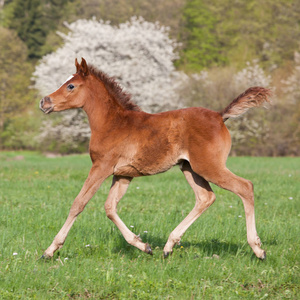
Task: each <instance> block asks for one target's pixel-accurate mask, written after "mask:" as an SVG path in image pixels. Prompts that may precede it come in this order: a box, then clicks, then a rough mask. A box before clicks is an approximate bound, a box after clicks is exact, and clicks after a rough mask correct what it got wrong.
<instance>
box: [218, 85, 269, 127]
mask: <svg viewBox="0 0 300 300" xmlns="http://www.w3.org/2000/svg"><path fill="white" fill-rule="evenodd" d="M270 96H271V90H269V89H265V88H263V87H259V86H255V87H251V88H249V89H248V90H246V91H245V92H244V93H242V94H240V95H239V96H238V97H237V98H235V99H234V100H233V101H232V102H231V103H230V104H229V105H228V106H227V107H225V108H224V109H223V110H222V111H221V112H220V114H221V116H222V117H223V121H224V122H225V121H226V120H227V119H229V118H236V117H238V116H240V115H242V114H243V113H245V112H246V111H247V110H248V109H250V108H252V107H258V106H261V105H262V104H263V103H264V102H269V103H270V99H269V97H270Z"/></svg>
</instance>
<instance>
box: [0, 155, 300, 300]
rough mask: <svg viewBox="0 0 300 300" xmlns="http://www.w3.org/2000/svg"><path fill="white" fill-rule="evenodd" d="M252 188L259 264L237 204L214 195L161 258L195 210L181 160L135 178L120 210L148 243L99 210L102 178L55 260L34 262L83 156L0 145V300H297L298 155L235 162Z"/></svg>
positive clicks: (85, 164) (81, 174) (54, 228)
mask: <svg viewBox="0 0 300 300" xmlns="http://www.w3.org/2000/svg"><path fill="white" fill-rule="evenodd" d="M227 165H228V167H229V168H230V169H231V170H232V171H233V172H235V173H236V174H238V175H240V176H242V177H245V178H247V179H250V180H251V181H252V182H253V183H254V187H255V212H256V222H257V231H258V234H259V236H260V238H261V240H262V243H263V247H262V248H263V249H264V250H266V252H267V259H266V260H264V261H261V260H259V259H257V258H256V257H255V255H254V254H253V253H252V250H251V248H250V247H249V246H248V244H247V239H246V226H245V215H244V209H243V205H242V202H241V200H240V199H239V198H238V197H237V196H235V195H234V194H232V193H230V192H228V191H224V190H222V189H220V188H218V187H216V186H212V187H213V190H214V191H215V193H216V196H217V200H216V202H215V203H214V204H213V205H212V207H210V208H209V209H208V210H207V211H206V212H205V213H204V214H203V215H202V216H201V217H200V218H199V219H198V220H197V221H196V222H195V223H194V224H193V225H192V226H191V227H190V228H189V229H188V231H187V232H186V233H185V235H184V236H183V238H182V241H181V244H180V245H177V246H175V247H174V252H173V255H172V256H171V257H169V258H168V259H164V258H163V252H162V249H163V247H164V244H165V243H166V241H167V238H168V236H169V234H170V232H171V231H172V230H173V229H174V228H175V227H176V226H177V225H178V224H179V222H180V221H181V220H182V219H183V218H184V217H185V216H186V215H187V214H188V212H189V211H190V210H191V209H192V207H193V206H194V195H193V192H192V190H191V188H190V187H189V185H188V184H187V182H186V181H185V179H184V176H183V175H182V174H181V172H180V170H179V168H178V167H175V168H173V169H172V170H170V171H169V172H167V173H164V174H160V175H156V176H152V177H144V178H136V179H134V180H133V181H132V183H131V185H130V187H129V189H128V192H127V194H126V195H125V197H124V198H123V199H122V200H121V202H120V203H119V205H118V213H119V215H120V217H121V218H122V219H123V221H124V222H125V223H126V224H127V226H128V227H129V228H130V229H131V230H132V231H133V232H135V233H136V234H140V235H141V238H142V239H143V241H144V242H148V243H149V244H150V245H151V246H152V249H153V256H150V255H147V254H145V253H142V252H141V251H139V250H138V249H136V248H134V247H132V246H130V245H128V244H127V243H126V241H125V240H124V238H123V237H122V235H121V233H120V232H119V230H118V229H117V228H116V226H115V225H114V224H113V223H112V222H111V221H110V220H109V219H108V218H107V217H106V215H105V211H104V202H105V199H106V196H107V194H108V191H109V188H110V184H111V180H110V179H108V180H106V181H105V183H104V184H103V185H102V187H101V188H100V190H99V191H98V192H97V194H96V195H95V196H94V198H93V199H92V200H91V201H90V202H89V204H88V205H87V207H86V209H85V211H84V212H83V213H82V214H81V215H80V216H79V217H78V219H77V221H76V222H75V224H74V226H73V227H72V229H71V231H70V234H69V236H68V238H67V240H66V243H65V245H64V247H63V248H62V249H61V250H60V251H59V252H56V254H55V255H54V258H53V259H50V260H43V259H39V258H40V257H41V255H42V254H43V251H44V250H45V249H46V248H47V247H48V246H49V245H50V243H51V242H52V240H53V238H54V236H55V235H56V234H57V232H58V230H59V229H60V228H61V226H62V225H63V223H64V221H65V219H66V217H67V214H68V211H69V209H70V206H71V204H72V202H73V199H74V198H75V197H76V195H77V193H78V192H79V190H80V189H81V187H82V185H83V182H84V180H85V178H86V176H87V174H88V171H89V168H90V166H91V162H90V159H89V156H88V155H77V156H66V157H56V158H46V157H44V156H43V155H41V154H38V153H33V152H0V241H1V243H0V299H241V298H243V299H299V298H300V288H299V287H300V279H299V273H300V272H299V267H300V265H299V259H300V255H299V254H300V251H299V241H300V238H299V237H300V226H299V223H300V222H299V221H300V202H299V200H300V158H299V157H296V158H292V157H285V158H270V157H269V158H264V157H231V158H229V160H228V163H227Z"/></svg>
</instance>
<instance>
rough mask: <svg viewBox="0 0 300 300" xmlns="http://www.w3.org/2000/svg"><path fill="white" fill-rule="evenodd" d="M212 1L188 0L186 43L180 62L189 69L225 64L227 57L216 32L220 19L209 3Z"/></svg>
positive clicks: (184, 14) (195, 69)
mask: <svg viewBox="0 0 300 300" xmlns="http://www.w3.org/2000/svg"><path fill="white" fill-rule="evenodd" d="M209 2H210V1H203V0H192V1H187V2H186V5H185V8H184V12H183V22H184V24H185V26H184V34H183V40H182V41H183V43H184V45H185V47H184V50H183V53H182V59H181V61H180V64H184V67H185V68H186V69H188V70H193V71H197V70H201V69H203V68H204V67H210V66H214V65H220V64H223V63H224V62H225V61H226V57H225V56H224V55H223V54H222V51H223V49H222V45H221V43H220V40H219V37H218V35H217V32H216V26H217V22H218V19H217V17H216V15H215V14H214V12H213V11H212V10H210V7H209V5H208V3H209ZM184 37H185V39H184Z"/></svg>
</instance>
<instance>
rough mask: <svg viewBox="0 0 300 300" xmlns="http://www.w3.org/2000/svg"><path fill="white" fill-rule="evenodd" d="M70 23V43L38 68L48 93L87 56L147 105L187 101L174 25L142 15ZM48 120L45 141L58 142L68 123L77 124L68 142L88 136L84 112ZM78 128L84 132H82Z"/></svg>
mask: <svg viewBox="0 0 300 300" xmlns="http://www.w3.org/2000/svg"><path fill="white" fill-rule="evenodd" d="M65 26H66V27H67V28H68V29H69V33H68V34H63V33H61V32H58V34H59V35H60V36H61V37H62V39H63V40H64V45H63V46H62V47H61V48H59V49H58V50H57V51H56V52H54V53H51V54H48V55H46V56H44V57H43V58H42V60H41V62H40V64H39V65H38V66H37V67H36V69H35V72H34V74H33V75H34V77H35V86H36V88H37V89H38V90H39V91H40V92H41V94H42V95H47V94H49V93H51V92H52V91H54V90H56V89H57V88H58V87H59V86H60V84H61V83H62V82H64V80H65V79H66V78H67V77H68V76H69V75H70V74H72V73H74V68H75V67H74V59H75V57H78V58H80V57H84V58H85V59H86V60H87V62H88V63H91V64H93V65H95V66H96V67H99V68H100V69H101V70H102V71H104V72H106V73H107V74H108V75H109V76H113V77H115V78H116V79H117V81H118V82H119V83H120V84H121V85H122V86H123V87H124V88H125V90H126V91H128V92H129V93H131V94H132V98H133V100H134V101H135V102H136V103H137V104H138V105H139V106H140V107H141V108H142V109H143V110H145V111H148V112H158V111H162V110H166V109H174V108H178V107H180V106H181V103H180V102H179V97H178V95H177V93H176V89H177V87H178V85H180V82H181V78H182V76H183V74H182V73H180V72H177V71H176V70H175V68H174V65H173V60H174V59H176V58H177V54H176V53H175V51H174V49H175V47H177V43H176V42H175V41H174V40H172V39H170V38H169V37H168V28H166V27H163V26H160V25H159V24H158V23H150V22H146V21H144V20H143V19H142V18H136V17H134V18H132V19H131V20H130V22H126V23H123V24H120V25H119V26H111V25H110V24H109V23H108V22H103V21H96V20H95V19H92V20H77V21H76V22H74V23H71V24H68V23H65ZM70 116H72V118H70ZM72 120H74V124H73V123H72ZM48 122H49V121H48ZM50 122H51V121H50ZM48 125H51V126H47V127H48V128H49V130H48V132H47V136H44V135H43V134H42V135H41V136H40V137H39V138H40V139H41V140H42V141H43V140H44V138H45V139H47V140H48V141H49V139H50V140H51V139H53V140H55V141H56V142H57V141H58V140H60V139H61V137H62V128H63V127H66V126H67V125H68V126H72V127H73V125H74V126H76V128H77V131H76V130H73V131H70V132H68V134H69V135H68V138H67V140H68V145H73V146H75V145H76V144H78V143H79V142H82V141H83V140H85V139H87V137H86V132H87V131H86V128H87V127H88V125H87V123H86V121H85V120H84V118H82V117H81V116H80V114H72V113H70V112H66V113H65V114H63V120H62V122H61V123H60V124H57V125H55V124H54V123H53V122H52V124H48ZM73 129H74V128H73ZM78 132H81V133H82V135H80V134H79V136H78ZM63 140H65V139H63ZM63 140H62V141H63ZM72 148H73V147H72ZM75 148H76V146H75ZM73 150H74V149H73Z"/></svg>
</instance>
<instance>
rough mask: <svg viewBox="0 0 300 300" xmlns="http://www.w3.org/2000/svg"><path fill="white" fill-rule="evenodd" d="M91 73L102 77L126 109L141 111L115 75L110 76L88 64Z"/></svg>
mask: <svg viewBox="0 0 300 300" xmlns="http://www.w3.org/2000/svg"><path fill="white" fill-rule="evenodd" d="M88 68H89V71H90V73H91V74H93V75H94V76H96V77H97V78H98V79H100V80H101V81H102V82H103V84H104V85H105V87H106V89H107V91H108V93H109V94H110V95H111V96H112V97H113V98H114V99H115V100H116V101H117V102H118V103H119V104H120V105H121V106H122V107H123V108H124V109H126V110H135V111H141V109H140V107H139V106H138V105H137V104H135V103H134V102H133V101H132V100H131V95H130V94H129V93H127V92H125V91H123V89H122V87H121V86H120V84H119V83H118V82H116V80H115V78H114V77H109V76H108V75H107V74H106V73H104V72H102V71H100V70H98V69H97V68H96V67H94V66H93V65H88Z"/></svg>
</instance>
